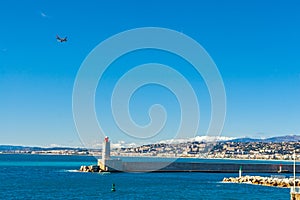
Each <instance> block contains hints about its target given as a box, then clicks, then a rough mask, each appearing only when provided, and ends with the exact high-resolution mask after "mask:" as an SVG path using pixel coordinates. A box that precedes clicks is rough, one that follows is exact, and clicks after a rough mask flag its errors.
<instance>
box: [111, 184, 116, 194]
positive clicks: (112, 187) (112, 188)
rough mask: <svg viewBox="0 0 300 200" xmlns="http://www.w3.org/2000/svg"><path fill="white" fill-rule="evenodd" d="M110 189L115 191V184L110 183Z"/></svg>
mask: <svg viewBox="0 0 300 200" xmlns="http://www.w3.org/2000/svg"><path fill="white" fill-rule="evenodd" d="M111 191H112V192H115V191H116V185H115V184H114V183H113V184H112V185H111Z"/></svg>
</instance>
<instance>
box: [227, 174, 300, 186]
mask: <svg viewBox="0 0 300 200" xmlns="http://www.w3.org/2000/svg"><path fill="white" fill-rule="evenodd" d="M223 182H226V183H248V184H257V185H264V186H275V187H283V188H288V187H292V186H294V179H293V178H276V177H275V178H274V177H262V176H242V177H230V178H224V179H223ZM295 182H296V184H295V185H296V186H300V179H296V181H295Z"/></svg>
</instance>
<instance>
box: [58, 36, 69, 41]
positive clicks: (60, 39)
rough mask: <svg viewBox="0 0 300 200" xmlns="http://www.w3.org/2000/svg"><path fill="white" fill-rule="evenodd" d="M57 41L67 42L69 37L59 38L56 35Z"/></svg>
mask: <svg viewBox="0 0 300 200" xmlns="http://www.w3.org/2000/svg"><path fill="white" fill-rule="evenodd" d="M56 39H57V41H59V42H66V41H67V37H64V38H61V37H59V36H58V35H56Z"/></svg>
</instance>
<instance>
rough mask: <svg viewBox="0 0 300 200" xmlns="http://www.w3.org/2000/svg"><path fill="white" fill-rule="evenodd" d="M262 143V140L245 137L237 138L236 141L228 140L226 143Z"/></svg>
mask: <svg viewBox="0 0 300 200" xmlns="http://www.w3.org/2000/svg"><path fill="white" fill-rule="evenodd" d="M260 141H262V139H254V138H249V137H245V138H236V139H233V140H227V141H226V142H241V143H246V142H260Z"/></svg>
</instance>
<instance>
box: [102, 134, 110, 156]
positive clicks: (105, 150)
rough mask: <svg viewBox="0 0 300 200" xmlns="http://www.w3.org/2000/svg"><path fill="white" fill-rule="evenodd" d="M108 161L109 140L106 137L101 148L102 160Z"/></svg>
mask: <svg viewBox="0 0 300 200" xmlns="http://www.w3.org/2000/svg"><path fill="white" fill-rule="evenodd" d="M109 159H110V141H109V138H108V137H107V136H106V137H105V138H104V141H103V147H102V160H103V162H105V160H109Z"/></svg>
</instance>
